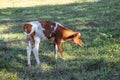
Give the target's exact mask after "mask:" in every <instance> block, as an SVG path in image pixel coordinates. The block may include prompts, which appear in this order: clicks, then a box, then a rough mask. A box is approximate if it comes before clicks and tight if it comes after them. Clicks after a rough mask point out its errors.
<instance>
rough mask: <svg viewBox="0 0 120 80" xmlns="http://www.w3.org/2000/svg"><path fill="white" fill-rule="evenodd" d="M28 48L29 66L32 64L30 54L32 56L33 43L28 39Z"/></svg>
mask: <svg viewBox="0 0 120 80" xmlns="http://www.w3.org/2000/svg"><path fill="white" fill-rule="evenodd" d="M26 50H27V60H28V66H31V61H30V56H31V50H32V43H31V41H30V40H29V41H28V45H27V47H26Z"/></svg>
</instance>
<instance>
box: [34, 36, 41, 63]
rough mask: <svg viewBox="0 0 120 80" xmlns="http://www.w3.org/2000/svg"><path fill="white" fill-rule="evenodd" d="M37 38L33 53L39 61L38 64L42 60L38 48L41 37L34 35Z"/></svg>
mask: <svg viewBox="0 0 120 80" xmlns="http://www.w3.org/2000/svg"><path fill="white" fill-rule="evenodd" d="M34 40H35V45H34V48H33V53H34V56H35V59H36V62H37V65H39V64H40V60H39V55H38V49H39V43H40V38H39V37H34Z"/></svg>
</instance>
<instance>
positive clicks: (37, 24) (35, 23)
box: [29, 21, 47, 41]
mask: <svg viewBox="0 0 120 80" xmlns="http://www.w3.org/2000/svg"><path fill="white" fill-rule="evenodd" d="M29 24H31V25H32V30H31V32H30V33H29V35H30V34H31V33H33V32H34V31H35V32H36V34H35V36H36V37H39V38H40V39H41V41H43V40H46V39H47V38H46V36H45V35H44V33H43V31H44V30H45V29H44V28H43V27H42V25H41V23H40V22H39V21H32V22H29Z"/></svg>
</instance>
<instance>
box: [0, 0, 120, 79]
mask: <svg viewBox="0 0 120 80" xmlns="http://www.w3.org/2000/svg"><path fill="white" fill-rule="evenodd" d="M51 1H53V0H34V1H32V0H29V2H28V1H27V0H15V1H14V0H1V1H0V5H1V6H0V80H119V79H120V0H65V1H64V0H55V1H53V2H51ZM32 20H49V21H57V22H60V23H61V24H62V25H64V26H65V27H67V28H70V29H72V30H74V31H78V32H81V34H82V39H83V42H84V47H78V46H76V45H75V44H73V43H70V42H66V43H63V48H64V54H65V60H62V59H61V58H60V56H59V59H58V60H55V59H54V52H53V45H52V43H51V42H49V41H44V42H43V43H41V44H40V49H39V57H40V60H41V66H39V67H36V66H35V65H36V61H35V58H34V55H33V54H32V56H31V57H32V59H31V61H32V67H28V66H27V58H26V50H25V48H26V45H27V44H26V43H25V41H24V40H25V39H26V37H25V35H24V34H23V30H22V29H23V24H24V23H25V22H28V21H32Z"/></svg>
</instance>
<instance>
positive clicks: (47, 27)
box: [40, 21, 56, 39]
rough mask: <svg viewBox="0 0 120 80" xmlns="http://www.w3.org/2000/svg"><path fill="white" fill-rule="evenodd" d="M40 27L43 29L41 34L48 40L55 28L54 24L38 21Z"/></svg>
mask: <svg viewBox="0 0 120 80" xmlns="http://www.w3.org/2000/svg"><path fill="white" fill-rule="evenodd" d="M40 23H41V25H42V27H43V28H44V29H45V30H44V31H43V33H44V34H45V36H46V37H47V38H48V39H50V38H51V37H52V35H53V32H54V27H55V26H56V24H55V23H53V22H49V21H40Z"/></svg>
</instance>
